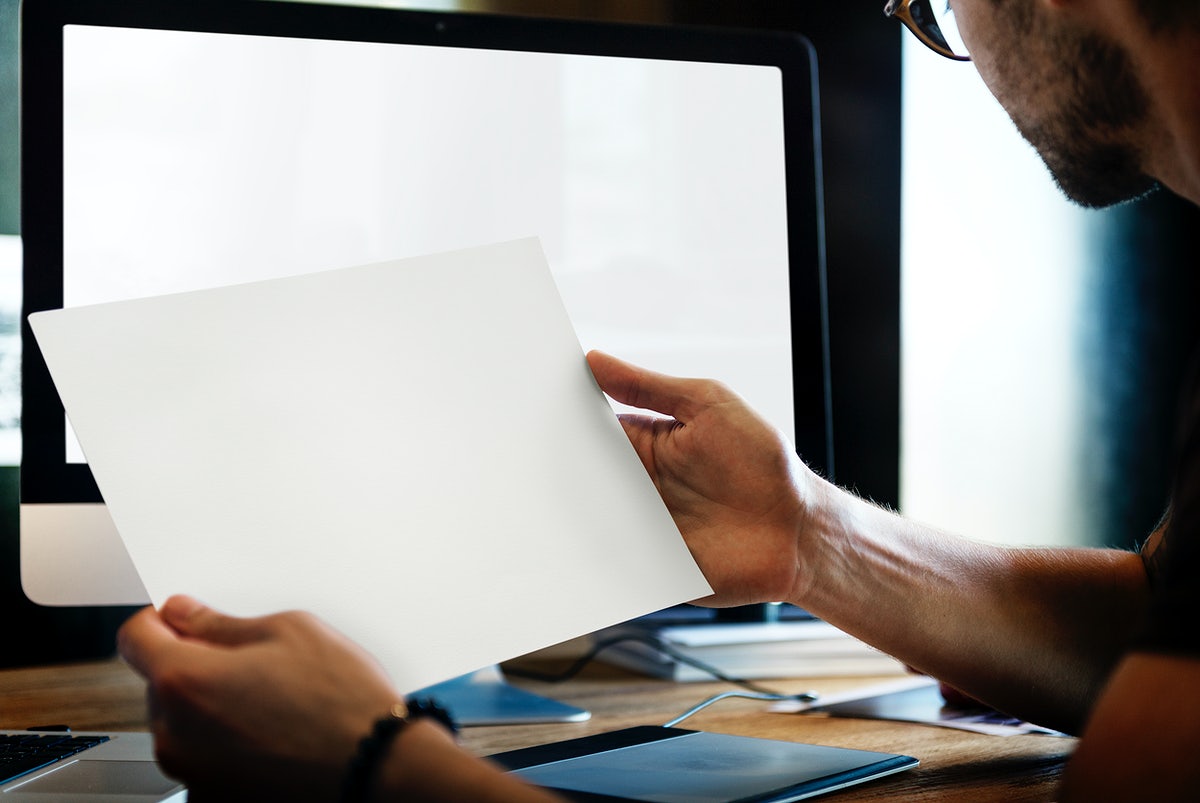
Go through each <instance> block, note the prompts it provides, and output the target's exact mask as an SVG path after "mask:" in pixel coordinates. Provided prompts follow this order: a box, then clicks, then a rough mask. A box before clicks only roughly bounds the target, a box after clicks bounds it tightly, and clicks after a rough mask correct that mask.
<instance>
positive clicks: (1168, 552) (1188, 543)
mask: <svg viewBox="0 0 1200 803" xmlns="http://www.w3.org/2000/svg"><path fill="white" fill-rule="evenodd" d="M1177 444H1178V445H1177V450H1176V462H1175V472H1174V479H1173V482H1172V489H1171V509H1170V512H1169V514H1168V516H1167V517H1166V519H1165V521H1164V522H1163V524H1161V525H1160V526H1159V528H1158V529H1157V530H1155V532H1154V534H1153V535H1151V537H1150V539H1149V540H1148V541H1147V542H1146V545H1145V546H1144V547H1143V548H1142V560H1143V562H1144V563H1145V567H1146V574H1147V578H1148V580H1149V583H1150V592H1151V609H1150V616H1149V619H1148V621H1147V627H1146V629H1145V632H1144V633H1143V635H1142V638H1141V639H1140V640H1139V642H1138V645H1137V646H1139V647H1141V648H1144V649H1147V650H1152V651H1156V652H1160V651H1161V652H1170V653H1176V652H1183V653H1191V654H1195V655H1198V656H1200V382H1197V381H1196V378H1195V374H1194V372H1193V381H1192V382H1191V383H1190V384H1189V388H1188V391H1187V392H1186V393H1185V395H1184V396H1183V397H1182V404H1181V406H1180V416H1179V426H1178V439H1177Z"/></svg>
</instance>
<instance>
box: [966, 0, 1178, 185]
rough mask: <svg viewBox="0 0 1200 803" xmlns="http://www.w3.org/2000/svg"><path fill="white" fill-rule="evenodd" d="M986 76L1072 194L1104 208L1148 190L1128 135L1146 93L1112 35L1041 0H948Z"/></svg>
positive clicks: (1141, 114) (1145, 102)
mask: <svg viewBox="0 0 1200 803" xmlns="http://www.w3.org/2000/svg"><path fill="white" fill-rule="evenodd" d="M951 2H952V5H953V8H954V14H955V18H956V20H957V21H958V26H959V30H960V31H961V33H962V37H963V40H964V41H965V42H966V44H967V46H968V47H969V48H970V53H971V58H972V60H973V61H974V62H975V65H976V67H977V68H978V69H979V74H980V75H981V76H982V78H983V80H984V83H986V84H987V86H988V88H989V89H990V90H991V91H992V94H993V95H995V96H996V99H997V100H998V101H999V102H1000V104H1001V105H1002V106H1003V107H1004V109H1005V110H1006V111H1007V112H1008V114H1009V117H1011V118H1012V121H1013V123H1015V124H1016V126H1017V129H1018V130H1019V131H1020V132H1021V134H1022V136H1024V137H1025V139H1026V140H1028V141H1029V143H1030V144H1031V145H1033V147H1034V148H1035V149H1036V150H1037V152H1038V154H1039V155H1041V157H1042V160H1043V161H1044V162H1045V163H1046V167H1047V168H1049V170H1050V173H1051V174H1052V175H1053V176H1054V179H1055V181H1056V182H1057V183H1058V186H1059V187H1060V188H1061V189H1062V191H1063V192H1064V193H1065V194H1066V195H1067V197H1068V198H1070V199H1071V200H1073V201H1075V202H1076V203H1079V204H1082V205H1083V206H1091V207H1100V206H1108V205H1110V204H1114V203H1119V202H1121V201H1125V200H1129V199H1131V198H1135V197H1137V196H1139V195H1142V194H1144V193H1146V192H1147V191H1149V190H1151V189H1153V187H1154V186H1155V185H1154V181H1153V179H1151V178H1150V177H1148V176H1147V175H1145V173H1144V172H1143V170H1142V167H1141V159H1140V155H1139V153H1138V152H1137V149H1136V148H1135V147H1134V145H1133V144H1132V135H1133V133H1134V131H1135V129H1136V127H1137V126H1138V124H1139V123H1140V122H1141V120H1142V118H1143V117H1144V115H1145V114H1146V111H1147V108H1148V105H1149V103H1148V100H1147V98H1146V93H1145V91H1144V90H1143V89H1142V87H1141V85H1140V84H1139V83H1138V81H1137V78H1136V76H1135V75H1134V73H1133V70H1132V67H1131V65H1130V63H1129V57H1128V55H1127V54H1126V53H1125V51H1124V50H1122V49H1121V48H1120V47H1119V46H1118V45H1117V44H1116V43H1115V42H1111V41H1109V40H1108V39H1107V38H1105V37H1103V36H1102V35H1101V34H1099V33H1097V32H1092V31H1082V30H1079V29H1077V28H1068V27H1067V26H1066V25H1065V23H1064V20H1063V19H1062V18H1061V15H1054V14H1051V13H1048V12H1047V9H1046V8H1043V7H1041V3H1042V0H951Z"/></svg>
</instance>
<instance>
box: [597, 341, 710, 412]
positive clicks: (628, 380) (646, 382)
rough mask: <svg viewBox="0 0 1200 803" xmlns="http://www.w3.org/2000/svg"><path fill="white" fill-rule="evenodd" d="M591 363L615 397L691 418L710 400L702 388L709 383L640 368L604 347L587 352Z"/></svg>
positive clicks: (600, 379) (604, 386) (623, 401)
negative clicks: (610, 353)
mask: <svg viewBox="0 0 1200 803" xmlns="http://www.w3.org/2000/svg"><path fill="white" fill-rule="evenodd" d="M587 361H588V365H589V366H590V367H591V369H592V374H593V375H594V376H595V377H596V383H597V384H599V385H600V389H601V390H603V391H604V392H605V393H607V394H608V395H609V396H611V397H612V398H614V399H616V400H617V401H619V402H621V403H622V404H628V405H630V406H631V407H640V408H642V409H644V410H653V411H654V412H657V413H662V414H664V415H669V416H671V417H672V418H675V419H677V420H679V421H684V422H686V421H689V420H691V419H692V418H693V417H694V416H695V415H696V414H697V413H698V412H699V411H700V410H701V409H702V408H703V407H704V406H705V404H706V402H705V400H702V399H701V398H700V390H701V388H702V387H703V386H705V385H706V383H703V382H701V381H699V380H695V379H679V378H677V377H672V376H667V375H666V374H659V373H656V372H654V371H648V370H646V369H644V368H638V367H637V366H635V365H632V364H630V363H627V362H625V361H624V360H619V359H617V358H616V357H613V356H612V355H609V354H605V353H604V352H602V351H591V352H588V355H587Z"/></svg>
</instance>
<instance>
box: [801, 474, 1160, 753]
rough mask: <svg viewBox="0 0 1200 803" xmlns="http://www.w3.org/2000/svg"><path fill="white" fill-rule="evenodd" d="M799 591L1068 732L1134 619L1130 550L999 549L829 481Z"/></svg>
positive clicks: (845, 622) (1002, 704) (1140, 603)
mask: <svg viewBox="0 0 1200 803" xmlns="http://www.w3.org/2000/svg"><path fill="white" fill-rule="evenodd" d="M800 538H801V541H802V543H803V546H802V547H801V563H802V565H803V566H804V571H805V573H806V574H807V575H808V581H807V584H806V586H805V589H804V593H803V595H802V596H801V597H800V598H799V599H797V600H795V601H796V602H797V604H799V605H801V606H802V607H805V608H807V609H808V610H811V611H813V612H814V613H816V614H817V615H819V616H821V617H822V618H825V619H827V620H828V621H830V622H831V623H833V624H835V625H838V626H839V627H842V628H843V629H845V630H847V631H849V632H851V633H853V634H854V635H856V636H858V637H860V638H862V639H863V640H865V641H867V642H869V643H871V644H873V645H875V646H877V647H879V648H880V649H882V650H884V651H886V652H888V653H890V654H892V655H895V656H896V657H897V658H900V659H901V660H903V661H905V662H906V663H908V664H910V665H911V666H914V667H916V668H918V669H921V670H922V671H925V672H927V673H929V674H931V675H934V676H935V677H937V678H939V679H940V680H942V681H944V682H946V683H949V684H950V685H952V686H954V687H956V688H958V689H961V690H962V691H964V692H966V693H967V694H969V695H971V696H973V697H976V698H977V699H980V700H983V701H985V702H987V703H988V704H990V705H992V706H995V707H996V708H999V709H1001V710H1003V711H1006V712H1008V713H1011V714H1013V715H1016V716H1019V717H1022V718H1024V719H1029V720H1031V721H1035V722H1039V723H1041V724H1044V725H1049V726H1051V727H1055V728H1059V729H1061V730H1065V731H1068V732H1072V733H1078V732H1079V731H1080V730H1081V729H1082V727H1083V724H1084V721H1085V719H1086V717H1087V715H1088V712H1089V711H1090V710H1091V707H1092V705H1093V704H1094V703H1095V701H1096V699H1097V698H1098V697H1099V695H1100V692H1101V689H1102V688H1103V686H1104V684H1105V682H1106V681H1107V678H1108V676H1109V673H1110V672H1111V671H1112V669H1113V667H1114V666H1115V664H1116V662H1117V661H1118V660H1119V658H1120V656H1121V655H1122V654H1123V653H1124V652H1125V650H1127V649H1128V647H1129V643H1130V640H1131V639H1132V637H1133V634H1134V630H1135V628H1136V627H1137V626H1138V624H1139V623H1140V622H1141V621H1142V616H1143V615H1144V612H1145V606H1146V604H1147V597H1148V591H1147V586H1146V576H1145V571H1144V568H1143V565H1142V562H1141V559H1140V558H1139V556H1138V555H1136V554H1134V553H1130V552H1124V551H1120V550H1106V549H1007V548H1002V547H996V546H990V545H985V544H979V543H974V542H971V541H967V540H965V539H962V538H958V537H955V536H951V535H948V534H946V533H942V532H939V531H936V530H933V529H931V528H928V527H924V526H921V525H919V524H917V523H914V522H911V521H908V520H905V519H903V518H901V517H899V516H896V515H894V514H892V513H889V512H887V511H884V510H881V509H879V508H877V507H875V506H873V505H871V504H869V503H867V502H864V501H862V500H860V499H857V498H856V497H854V496H852V495H850V494H848V493H846V492H845V491H842V490H840V489H836V488H832V487H827V488H826V489H825V491H824V498H823V501H822V504H821V505H820V507H819V508H818V509H817V510H816V515H815V516H812V517H809V518H808V519H807V520H806V523H805V524H804V525H803V526H802V532H801V535H800Z"/></svg>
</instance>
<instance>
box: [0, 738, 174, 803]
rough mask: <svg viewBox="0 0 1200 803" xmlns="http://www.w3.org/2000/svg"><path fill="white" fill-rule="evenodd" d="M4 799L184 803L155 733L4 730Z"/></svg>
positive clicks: (11, 802) (19, 802)
mask: <svg viewBox="0 0 1200 803" xmlns="http://www.w3.org/2000/svg"><path fill="white" fill-rule="evenodd" d="M0 799H2V800H4V801H5V803H33V801H37V803H46V801H56V803H57V802H58V801H61V803H73V801H80V802H81V803H82V801H88V803H118V802H119V803H160V801H184V800H186V799H187V790H186V789H184V787H183V785H182V784H180V783H179V782H178V781H174V780H172V779H170V778H168V777H167V776H165V775H163V773H162V771H161V770H160V769H159V768H158V764H157V763H155V761H154V750H153V746H152V742H151V738H150V734H149V733H121V732H113V733H100V732H77V733H76V732H71V733H67V732H56V731H12V730H4V731H0Z"/></svg>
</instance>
